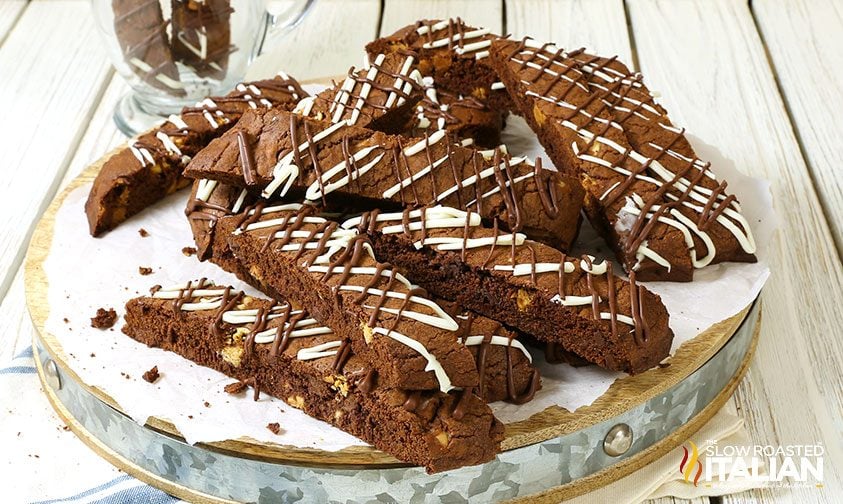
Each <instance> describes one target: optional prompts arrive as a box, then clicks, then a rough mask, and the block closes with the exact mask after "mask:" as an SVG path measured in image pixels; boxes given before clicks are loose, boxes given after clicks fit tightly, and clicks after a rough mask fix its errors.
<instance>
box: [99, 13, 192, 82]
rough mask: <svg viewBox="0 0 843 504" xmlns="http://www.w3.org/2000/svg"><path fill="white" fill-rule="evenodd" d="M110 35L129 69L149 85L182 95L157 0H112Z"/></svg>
mask: <svg viewBox="0 0 843 504" xmlns="http://www.w3.org/2000/svg"><path fill="white" fill-rule="evenodd" d="M111 7H112V9H113V11H114V34H115V36H116V37H117V43H118V44H119V45H120V50H121V51H122V52H123V58H124V59H125V61H126V64H127V65H128V66H129V68H130V69H131V70H132V72H134V73H135V74H136V75H138V76H139V77H140V78H141V79H143V80H144V81H145V82H146V83H148V84H149V85H151V86H153V87H156V88H158V89H161V90H164V91H166V92H167V93H169V94H171V95H174V96H184V95H185V92H184V83H182V82H181V81H180V80H179V71H178V68H177V67H176V63H175V61H174V60H173V55H172V52H171V50H170V41H169V38H168V37H167V23H165V22H164V16H163V13H162V12H161V5H160V4H159V3H158V0H112V1H111Z"/></svg>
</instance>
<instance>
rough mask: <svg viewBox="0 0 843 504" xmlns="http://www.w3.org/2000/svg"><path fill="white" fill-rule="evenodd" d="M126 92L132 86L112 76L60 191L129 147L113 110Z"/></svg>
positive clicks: (74, 154) (87, 126) (92, 114)
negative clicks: (118, 149)
mask: <svg viewBox="0 0 843 504" xmlns="http://www.w3.org/2000/svg"><path fill="white" fill-rule="evenodd" d="M127 92H129V85H128V84H126V81H124V80H123V78H122V77H120V76H119V75H117V74H113V75H112V77H111V79H110V81H109V82H108V85H107V87H106V88H105V92H104V93H103V94H102V97H101V98H100V100H99V103H96V106H95V108H94V109H93V112H92V113H91V118H90V119H89V120H88V123H87V124H86V125H85V132H84V134H83V135H82V139H81V140H80V141H79V144H78V145H77V146H76V150H75V152H74V153H73V158H72V159H71V160H70V164H69V165H68V167H67V170H66V171H65V173H64V176H63V177H62V180H61V183H60V184H59V187H60V189H63V188H65V187H66V186H67V185H68V184H69V183H70V181H72V180H73V179H74V178H76V177H77V176H78V175H79V174H80V173H82V171H83V170H84V169H85V168H87V167H88V166H90V165H91V163H93V162H94V161H96V160H97V159H99V158H101V157H102V155H103V154H105V153H106V152H109V151H110V150H112V149H114V148H116V147H117V146H118V145H121V144H124V143H126V141H127V138H126V135H124V134H123V133H121V132H120V130H118V129H117V125H116V124H114V107H116V106H117V102H119V101H120V99H121V98H122V97H123V95H124V94H126V93H127Z"/></svg>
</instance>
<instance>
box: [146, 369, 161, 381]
mask: <svg viewBox="0 0 843 504" xmlns="http://www.w3.org/2000/svg"><path fill="white" fill-rule="evenodd" d="M159 376H161V375H159V374H158V366H153V367H152V369H150V370H149V371H147V372H146V373H144V374H143V379H144V380H145V381H147V382H149V383H155V380H157V379H158V377H159Z"/></svg>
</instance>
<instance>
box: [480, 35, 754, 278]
mask: <svg viewBox="0 0 843 504" xmlns="http://www.w3.org/2000/svg"><path fill="white" fill-rule="evenodd" d="M490 60H491V62H492V64H493V66H494V67H495V69H496V71H497V72H498V75H499V76H500V78H501V79H502V80H503V82H504V83H505V85H506V86H507V91H508V92H509V93H510V95H511V96H512V98H513V100H514V101H515V103H516V104H517V107H518V109H519V110H520V112H521V114H522V115H523V116H524V117H525V119H527V121H528V122H529V123H530V125H531V127H532V128H533V129H534V130H535V131H536V132H537V134H538V136H539V140H540V141H541V143H542V145H543V146H544V147H545V149H546V150H547V152H548V155H549V156H550V157H551V159H553V161H554V164H556V166H557V167H559V168H560V169H563V170H566V171H567V173H569V174H571V175H577V176H579V177H580V179H581V180H582V184H583V186H584V188H585V190H586V194H587V198H586V205H585V209H586V213H587V214H588V216H589V218H590V220H591V222H592V224H593V225H594V226H595V228H597V229H598V231H600V232H601V233H602V234H603V236H604V237H605V238H606V240H607V242H608V243H609V244H610V245H611V246H612V247H613V249H614V250H615V253H616V254H617V256H618V259H619V260H620V262H621V263H622V264H623V265H624V267H625V268H626V269H627V271H630V272H631V271H635V272H636V273H637V275H638V278H639V280H673V281H690V280H691V279H692V278H693V272H694V270H695V269H697V268H701V267H704V266H706V265H708V264H712V263H716V262H722V261H743V262H754V261H755V260H756V258H755V255H754V253H755V242H754V240H753V237H752V232H751V230H750V228H749V224H748V222H747V221H746V219H745V218H744V217H743V215H742V214H741V209H740V205H739V204H738V202H737V200H736V199H735V197H734V196H733V195H731V194H728V193H727V192H726V182H725V181H719V180H717V178H716V177H715V176H714V174H713V173H712V172H711V170H710V165H709V164H708V163H705V162H703V161H701V160H699V159H697V157H696V156H695V155H694V153H693V150H692V149H691V147H690V144H688V142H687V140H686V139H685V137H684V130H682V129H679V128H676V127H675V126H673V125H672V124H671V123H670V121H669V120H668V119H667V116H666V114H665V113H664V111H663V109H661V108H660V107H659V108H656V107H654V106H653V105H651V104H652V103H654V102H653V100H652V97H650V96H649V92H647V91H646V89H645V88H643V87H642V86H640V85H639V84H640V82H639V79H638V78H637V77H636V78H626V77H624V72H625V71H624V70H623V69H621V70H617V67H618V65H617V64H616V63H614V61H613V60H611V61H610V60H599V59H595V58H593V57H589V56H586V55H583V53H582V51H573V52H571V53H568V52H565V51H563V50H562V49H559V48H557V47H555V46H553V45H551V44H541V43H537V42H535V41H533V40H531V39H524V40H522V41H512V40H496V41H494V42H493V43H492V47H491V58H490Z"/></svg>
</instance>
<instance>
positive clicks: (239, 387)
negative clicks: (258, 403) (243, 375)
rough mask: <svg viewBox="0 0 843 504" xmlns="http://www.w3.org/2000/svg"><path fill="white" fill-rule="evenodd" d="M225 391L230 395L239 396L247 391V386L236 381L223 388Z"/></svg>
mask: <svg viewBox="0 0 843 504" xmlns="http://www.w3.org/2000/svg"><path fill="white" fill-rule="evenodd" d="M223 390H224V391H225V392H226V393H228V394H231V395H237V394H240V393H242V392H243V391H244V390H246V384H245V383H243V382H241V381H236V382H233V383H229V384H228V385H226V386H225V387H223Z"/></svg>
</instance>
